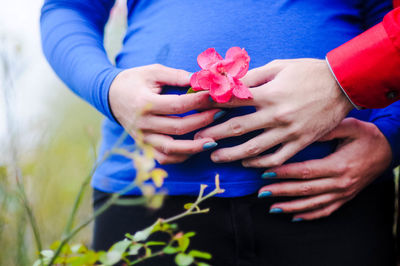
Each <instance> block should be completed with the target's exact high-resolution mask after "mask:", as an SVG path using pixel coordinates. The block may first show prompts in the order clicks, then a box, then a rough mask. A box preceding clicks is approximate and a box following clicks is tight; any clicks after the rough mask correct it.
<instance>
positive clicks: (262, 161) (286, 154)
mask: <svg viewBox="0 0 400 266" xmlns="http://www.w3.org/2000/svg"><path fill="white" fill-rule="evenodd" d="M284 141H285V139H282V141H281V140H279V141H276V142H278V144H279V143H282V142H284ZM307 145H308V143H304V142H302V141H301V140H300V139H298V140H296V141H291V142H287V143H285V144H283V145H282V146H281V147H280V148H279V149H278V150H277V151H276V152H274V153H272V154H267V155H263V156H259V157H255V158H250V159H246V160H244V161H243V162H242V165H243V166H244V167H256V168H269V167H277V166H280V165H282V164H283V163H284V162H286V161H287V160H288V159H290V158H291V157H293V156H294V155H295V154H296V153H298V152H299V151H301V150H302V149H304V147H306V146H307Z"/></svg>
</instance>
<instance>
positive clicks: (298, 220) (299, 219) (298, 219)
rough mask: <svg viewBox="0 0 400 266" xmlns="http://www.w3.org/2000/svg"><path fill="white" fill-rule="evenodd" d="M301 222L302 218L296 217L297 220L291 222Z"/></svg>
mask: <svg viewBox="0 0 400 266" xmlns="http://www.w3.org/2000/svg"><path fill="white" fill-rule="evenodd" d="M303 220H304V219H303V218H300V217H298V218H293V219H292V222H301V221H303Z"/></svg>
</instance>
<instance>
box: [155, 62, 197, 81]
mask: <svg viewBox="0 0 400 266" xmlns="http://www.w3.org/2000/svg"><path fill="white" fill-rule="evenodd" d="M151 71H152V76H153V77H154V81H155V82H156V83H157V84H158V85H161V86H162V85H170V86H179V87H185V86H189V85H190V73H189V72H187V71H185V70H182V69H176V68H171V67H166V66H163V65H159V64H155V65H151Z"/></svg>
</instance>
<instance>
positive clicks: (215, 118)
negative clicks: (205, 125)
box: [214, 110, 226, 121]
mask: <svg viewBox="0 0 400 266" xmlns="http://www.w3.org/2000/svg"><path fill="white" fill-rule="evenodd" d="M225 114H226V111H224V110H222V111H219V112H218V113H216V114H215V115H214V121H215V120H217V119H220V118H221V117H223V116H224V115H225Z"/></svg>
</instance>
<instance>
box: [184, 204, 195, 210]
mask: <svg viewBox="0 0 400 266" xmlns="http://www.w3.org/2000/svg"><path fill="white" fill-rule="evenodd" d="M192 206H193V203H186V204H185V205H183V208H185V210H189V209H190V208H191V207H192Z"/></svg>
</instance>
